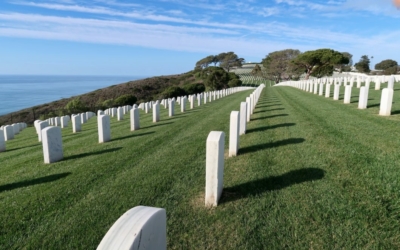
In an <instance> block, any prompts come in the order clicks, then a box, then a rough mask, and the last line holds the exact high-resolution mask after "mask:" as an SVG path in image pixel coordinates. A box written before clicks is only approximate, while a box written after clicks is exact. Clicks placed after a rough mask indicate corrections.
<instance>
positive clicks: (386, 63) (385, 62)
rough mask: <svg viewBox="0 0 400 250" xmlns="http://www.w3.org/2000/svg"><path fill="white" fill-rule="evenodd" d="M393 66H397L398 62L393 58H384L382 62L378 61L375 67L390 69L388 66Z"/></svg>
mask: <svg viewBox="0 0 400 250" xmlns="http://www.w3.org/2000/svg"><path fill="white" fill-rule="evenodd" d="M393 66H397V62H396V61H394V60H392V59H386V60H383V61H382V62H380V63H377V64H376V65H375V69H378V70H385V69H388V68H390V67H393Z"/></svg>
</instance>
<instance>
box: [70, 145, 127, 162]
mask: <svg viewBox="0 0 400 250" xmlns="http://www.w3.org/2000/svg"><path fill="white" fill-rule="evenodd" d="M120 149H122V147H117V148H109V149H105V150H100V151H95V152H88V153H82V154H78V155H70V156H67V157H64V159H63V160H64V161H65V160H72V159H78V158H83V157H86V156H91V155H101V154H105V153H110V152H115V151H117V150H120Z"/></svg>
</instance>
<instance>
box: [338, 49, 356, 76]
mask: <svg viewBox="0 0 400 250" xmlns="http://www.w3.org/2000/svg"><path fill="white" fill-rule="evenodd" d="M342 55H343V56H344V57H347V58H348V59H349V62H348V63H346V64H339V65H336V66H335V67H336V68H337V69H338V70H339V72H350V71H351V66H353V55H352V54H350V53H349V52H342Z"/></svg>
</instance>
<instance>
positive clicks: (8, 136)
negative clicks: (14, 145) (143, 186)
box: [0, 122, 27, 152]
mask: <svg viewBox="0 0 400 250" xmlns="http://www.w3.org/2000/svg"><path fill="white" fill-rule="evenodd" d="M26 127H27V124H26V123H24V122H18V123H13V124H12V125H3V126H1V127H0V152H4V151H6V141H10V140H12V139H14V138H15V135H17V134H19V133H20V132H21V131H22V130H24V129H25V128H26Z"/></svg>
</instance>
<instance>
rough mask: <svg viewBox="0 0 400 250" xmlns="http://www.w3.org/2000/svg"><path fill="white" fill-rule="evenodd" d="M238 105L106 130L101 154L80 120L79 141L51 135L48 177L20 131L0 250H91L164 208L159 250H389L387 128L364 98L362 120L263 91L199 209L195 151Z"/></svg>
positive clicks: (391, 200) (392, 206)
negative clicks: (164, 244) (208, 201)
mask: <svg viewBox="0 0 400 250" xmlns="http://www.w3.org/2000/svg"><path fill="white" fill-rule="evenodd" d="M397 91H398V89H396V91H395V93H397ZM249 93H250V92H249V91H247V92H242V93H238V94H235V95H232V96H229V97H227V98H225V99H222V100H218V101H216V102H213V103H210V104H207V105H206V106H201V107H200V108H196V109H195V110H192V111H190V110H189V111H188V112H187V113H185V114H180V113H179V112H178V114H179V115H177V116H176V117H174V118H168V117H167V112H166V111H165V110H163V109H162V110H163V113H162V121H161V122H160V123H157V124H153V123H151V115H150V114H143V113H141V117H142V118H143V120H142V121H141V122H142V124H141V125H142V127H143V129H141V130H139V131H135V132H129V123H128V120H127V119H126V120H125V121H123V122H117V121H116V120H115V119H113V120H112V136H113V138H114V139H113V141H112V142H109V143H106V144H102V145H99V144H97V133H96V132H97V131H96V124H95V119H92V120H90V122H89V123H88V124H86V125H84V127H83V128H84V131H83V132H82V133H80V134H76V135H74V134H71V132H70V129H67V130H64V131H63V136H64V137H63V142H64V152H65V160H64V161H62V162H59V163H55V164H51V165H45V164H43V163H42V162H43V159H42V153H41V146H40V144H38V143H37V142H36V135H35V134H34V131H33V130H32V129H27V130H25V131H23V132H22V134H21V135H18V137H17V139H15V140H13V141H11V142H10V143H8V144H7V147H8V150H9V151H8V152H5V153H1V155H0V169H1V172H2V175H1V177H0V210H1V211H3V213H1V214H0V220H1V221H2V225H1V227H0V232H1V234H0V235H1V236H0V248H6V249H12V248H23V247H26V248H40V247H43V248H45V249H55V248H69V249H78V248H79V249H90V248H95V247H96V246H97V245H98V243H99V242H100V240H101V238H102V237H103V236H104V234H105V233H106V232H107V230H108V228H109V227H110V226H111V225H112V224H113V223H114V222H115V220H116V219H117V218H118V217H119V216H120V215H122V214H123V213H124V212H125V211H126V210H128V209H129V208H131V207H134V206H137V205H147V206H155V207H163V208H166V210H167V216H168V222H167V223H168V247H169V249H182V248H184V249H244V248H246V249H261V248H269V249H281V248H285V247H289V248H291V249H299V248H300V249H302V248H313V249H314V248H315V249H322V248H324V249H331V248H346V249H354V248H383V249H398V248H400V234H399V233H398V232H399V229H400V228H399V219H400V197H399V196H400V192H399V191H400V184H399V181H398V180H399V179H400V168H399V165H400V161H399V154H398V153H397V151H398V149H399V148H400V141H399V140H397V138H398V137H399V133H400V132H399V130H398V120H400V117H399V116H397V115H396V116H392V117H388V118H387V117H379V116H377V115H376V114H377V110H378V108H379V107H378V106H376V104H377V103H379V99H380V92H378V91H376V92H375V91H374V90H372V89H371V90H370V99H372V100H370V101H369V105H370V106H372V107H371V108H370V109H368V110H357V109H356V107H357V103H352V104H350V105H344V104H343V103H342V100H341V101H340V102H339V101H333V100H332V99H331V98H330V99H326V98H324V97H320V96H317V95H313V94H310V93H305V92H302V91H300V90H297V89H294V88H289V87H274V88H269V87H268V88H266V89H265V90H264V92H263V95H262V96H261V98H260V102H259V104H258V106H257V108H256V110H255V113H254V115H253V116H252V122H251V123H249V124H248V133H247V134H246V135H244V136H241V138H240V147H241V149H240V151H239V153H240V155H239V156H237V157H234V158H229V159H226V161H225V173H224V193H223V197H222V199H221V204H220V205H219V206H218V207H217V208H214V209H207V208H204V205H203V204H204V181H205V177H204V175H205V140H206V138H207V135H208V133H209V132H210V131H211V130H222V131H225V132H226V135H228V129H229V113H230V111H232V110H238V108H239V103H240V101H243V100H244V99H245V97H246V96H247V95H248V94H249ZM342 94H343V89H342ZM342 96H343V95H342ZM352 96H354V98H352V101H356V100H357V99H358V97H357V96H358V95H357V93H356V90H354V92H353V95H352ZM342 98H343V97H342ZM398 99H399V98H396V97H395V99H394V101H395V104H394V106H393V110H394V111H397V110H400V102H398V103H397V100H398ZM176 108H177V110H178V109H179V106H177V107H176ZM395 113H396V112H395ZM225 146H226V147H227V146H228V139H227V140H226V143H225ZM16 156H17V157H16Z"/></svg>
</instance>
